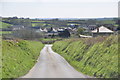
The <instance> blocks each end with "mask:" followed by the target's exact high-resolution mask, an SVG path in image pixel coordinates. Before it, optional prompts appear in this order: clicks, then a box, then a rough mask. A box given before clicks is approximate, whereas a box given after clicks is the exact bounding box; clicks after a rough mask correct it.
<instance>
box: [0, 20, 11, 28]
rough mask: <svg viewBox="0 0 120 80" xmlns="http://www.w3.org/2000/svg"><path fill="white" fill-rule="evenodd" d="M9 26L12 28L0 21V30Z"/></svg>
mask: <svg viewBox="0 0 120 80" xmlns="http://www.w3.org/2000/svg"><path fill="white" fill-rule="evenodd" d="M9 26H12V25H11V24H8V23H4V22H1V21H0V28H8V27H9Z"/></svg>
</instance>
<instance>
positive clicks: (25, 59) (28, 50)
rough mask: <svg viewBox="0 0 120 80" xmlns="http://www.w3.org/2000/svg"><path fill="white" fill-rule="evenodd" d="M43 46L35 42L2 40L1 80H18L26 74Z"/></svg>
mask: <svg viewBox="0 0 120 80" xmlns="http://www.w3.org/2000/svg"><path fill="white" fill-rule="evenodd" d="M43 46H44V45H43V44H42V43H41V42H36V41H26V40H3V41H2V78H18V77H21V76H23V75H25V74H26V73H28V71H29V70H30V69H31V68H32V67H33V65H34V64H35V63H36V60H37V58H38V56H39V54H40V50H41V49H42V48H43Z"/></svg>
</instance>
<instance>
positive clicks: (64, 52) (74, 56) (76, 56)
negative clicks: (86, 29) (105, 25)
mask: <svg viewBox="0 0 120 80" xmlns="http://www.w3.org/2000/svg"><path fill="white" fill-rule="evenodd" d="M52 48H53V50H54V51H55V52H57V53H59V54H60V55H61V56H63V57H64V58H65V59H66V60H67V61H68V62H69V63H70V64H71V65H72V66H73V67H74V68H75V69H77V70H78V71H79V72H82V73H84V74H87V75H90V76H94V77H103V78H115V77H117V76H118V42H117V36H110V37H97V38H88V39H82V38H81V39H67V40H64V41H58V42H55V43H54V44H53V47H52Z"/></svg>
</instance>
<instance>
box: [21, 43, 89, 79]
mask: <svg viewBox="0 0 120 80" xmlns="http://www.w3.org/2000/svg"><path fill="white" fill-rule="evenodd" d="M51 47H52V45H45V47H44V48H43V49H42V51H41V53H40V57H39V58H38V60H37V63H36V64H35V66H34V67H33V68H32V69H31V70H30V71H29V72H28V73H27V74H26V75H25V76H23V77H22V78H89V77H88V76H87V75H84V74H82V73H80V72H78V71H76V70H75V69H74V68H73V67H72V66H71V65H70V64H69V63H68V62H67V61H66V60H65V59H64V58H63V57H62V56H60V55H59V54H57V53H55V52H53V51H52V48H51Z"/></svg>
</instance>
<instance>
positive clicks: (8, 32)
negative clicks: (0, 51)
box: [0, 31, 12, 35]
mask: <svg viewBox="0 0 120 80" xmlns="http://www.w3.org/2000/svg"><path fill="white" fill-rule="evenodd" d="M11 33H12V31H0V35H1V34H11Z"/></svg>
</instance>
